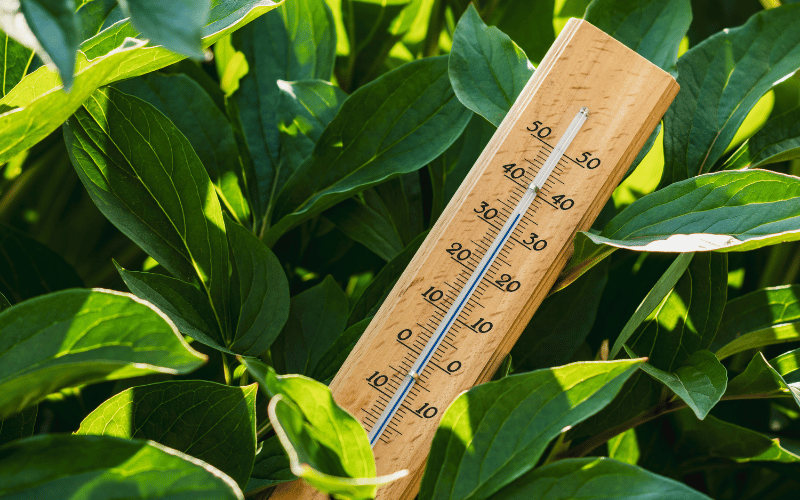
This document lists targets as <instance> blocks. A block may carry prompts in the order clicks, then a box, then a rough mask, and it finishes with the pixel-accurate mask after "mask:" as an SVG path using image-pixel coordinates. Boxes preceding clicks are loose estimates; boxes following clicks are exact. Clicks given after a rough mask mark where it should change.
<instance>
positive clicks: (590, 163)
mask: <svg viewBox="0 0 800 500" xmlns="http://www.w3.org/2000/svg"><path fill="white" fill-rule="evenodd" d="M581 156H583V158H576V159H575V161H577V162H578V163H586V168H591V169H594V168H597V167H599V166H600V158H592V159H589V157H590V156H592V153H588V152H585V153H581Z"/></svg>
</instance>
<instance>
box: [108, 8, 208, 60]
mask: <svg viewBox="0 0 800 500" xmlns="http://www.w3.org/2000/svg"><path fill="white" fill-rule="evenodd" d="M119 4H120V6H121V7H122V9H123V10H124V11H125V13H126V14H127V15H128V16H130V19H131V23H132V24H133V26H134V27H135V28H136V29H138V30H139V31H141V32H142V36H143V37H144V38H147V39H148V40H150V43H151V44H152V45H162V46H164V47H166V48H167V49H169V50H171V51H173V52H177V53H178V54H182V55H184V56H187V57H193V58H195V59H203V57H204V55H203V48H202V45H201V44H200V38H201V37H202V36H203V27H204V26H205V25H206V21H207V20H208V13H209V9H210V8H211V1H210V0H170V1H168V2H165V1H163V0H121V1H120V2H119Z"/></svg>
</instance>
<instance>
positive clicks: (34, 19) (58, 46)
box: [4, 0, 81, 90]
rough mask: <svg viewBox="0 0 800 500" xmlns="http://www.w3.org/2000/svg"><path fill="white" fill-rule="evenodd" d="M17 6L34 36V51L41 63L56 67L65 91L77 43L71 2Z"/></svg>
mask: <svg viewBox="0 0 800 500" xmlns="http://www.w3.org/2000/svg"><path fill="white" fill-rule="evenodd" d="M19 5H20V10H21V11H22V14H23V15H24V16H25V21H27V23H28V27H29V28H30V31H31V33H33V34H34V35H35V36H36V42H38V43H37V45H38V46H37V47H35V49H36V51H37V52H39V55H40V56H41V57H42V59H43V60H44V61H45V62H48V63H52V64H53V65H55V67H56V68H58V72H59V74H60V75H61V79H62V80H63V81H64V87H65V90H69V88H70V87H71V86H72V82H73V72H74V71H75V58H76V52H77V51H78V45H79V44H80V43H81V40H80V36H79V26H78V16H77V15H76V14H75V3H74V2H73V0H23V1H21V2H20V4H19ZM4 15H8V14H5V13H4ZM13 35H14V33H12V36H13ZM18 40H20V39H19V38H18Z"/></svg>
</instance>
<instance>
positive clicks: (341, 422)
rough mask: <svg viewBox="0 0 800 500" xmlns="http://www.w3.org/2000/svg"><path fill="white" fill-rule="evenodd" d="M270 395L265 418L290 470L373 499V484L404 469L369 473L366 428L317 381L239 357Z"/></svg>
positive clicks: (357, 499)
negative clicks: (281, 373)
mask: <svg viewBox="0 0 800 500" xmlns="http://www.w3.org/2000/svg"><path fill="white" fill-rule="evenodd" d="M239 359H240V361H241V362H242V363H243V364H244V365H245V366H246V367H247V370H248V372H249V373H250V374H251V375H252V376H253V378H254V379H255V380H256V381H257V382H258V383H259V385H260V386H261V389H262V390H263V391H264V392H266V393H267V394H268V395H269V396H270V398H271V400H270V404H269V417H270V422H271V423H272V425H273V426H274V428H275V432H276V433H277V434H278V437H279V439H280V441H281V444H282V445H283V447H284V449H285V450H286V452H287V454H288V456H289V464H290V468H291V471H292V473H293V474H294V475H296V476H298V477H302V478H303V479H305V480H306V481H308V482H309V483H311V484H312V485H313V486H314V487H316V488H317V489H320V490H322V491H325V492H328V493H331V494H333V495H335V496H336V497H337V498H347V499H353V500H361V499H368V498H374V495H375V488H376V487H377V486H380V485H381V484H385V483H387V482H389V481H392V480H394V479H397V478H399V477H403V476H405V475H406V474H407V472H406V471H401V472H400V473H395V474H392V475H390V476H382V477H375V459H374V458H373V456H372V450H371V448H370V446H369V440H368V439H367V433H366V431H364V428H363V427H361V424H360V423H359V422H358V421H357V420H356V419H355V418H354V417H353V416H352V415H350V414H349V413H347V412H346V411H345V410H343V409H342V408H340V407H339V406H337V405H336V403H335V402H334V401H333V397H332V396H331V392H330V390H329V389H328V388H327V387H326V386H325V385H323V384H321V383H319V382H316V381H314V380H311V379H309V378H306V377H303V376H300V375H287V376H282V377H281V376H277V375H276V374H275V372H274V370H272V368H270V367H269V366H267V365H265V364H263V363H261V362H259V361H258V360H255V359H252V358H241V357H240V358H239Z"/></svg>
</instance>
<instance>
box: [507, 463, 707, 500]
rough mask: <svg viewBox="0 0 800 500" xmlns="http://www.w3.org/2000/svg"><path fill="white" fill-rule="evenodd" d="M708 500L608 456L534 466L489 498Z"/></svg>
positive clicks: (692, 490) (522, 499)
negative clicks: (536, 467) (535, 467)
mask: <svg viewBox="0 0 800 500" xmlns="http://www.w3.org/2000/svg"><path fill="white" fill-rule="evenodd" d="M534 498H536V499H542V500H545V499H546V500H602V499H608V500H612V499H613V500H640V499H643V498H646V499H647V500H711V499H710V498H709V497H707V496H706V495H704V494H702V493H700V492H699V491H697V490H694V489H692V488H690V487H688V486H686V485H685V484H683V483H680V482H678V481H675V480H674V479H669V478H666V477H664V476H659V475H658V474H653V473H652V472H650V471H647V470H645V469H643V468H641V467H637V466H635V465H630V464H626V463H622V462H618V461H616V460H612V459H610V458H603V457H600V458H598V457H588V458H571V459H567V460H560V461H558V462H556V463H551V464H548V465H545V466H543V467H539V468H538V469H534V470H532V471H530V472H528V473H527V474H525V475H524V476H522V477H520V478H519V479H517V480H516V481H514V482H513V483H511V484H510V485H508V486H506V487H505V488H503V489H502V490H500V492H498V493H497V494H496V495H494V496H492V500H530V499H534Z"/></svg>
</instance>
